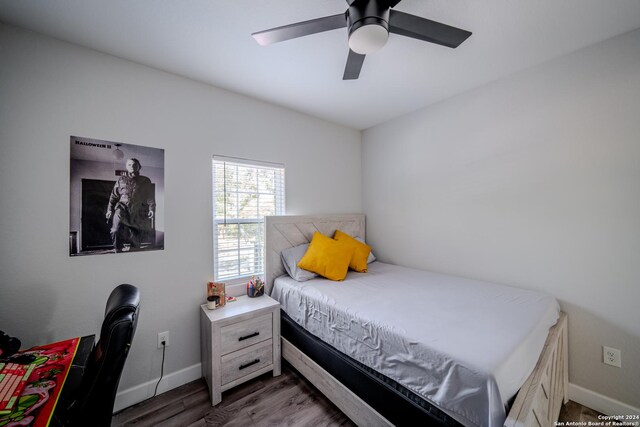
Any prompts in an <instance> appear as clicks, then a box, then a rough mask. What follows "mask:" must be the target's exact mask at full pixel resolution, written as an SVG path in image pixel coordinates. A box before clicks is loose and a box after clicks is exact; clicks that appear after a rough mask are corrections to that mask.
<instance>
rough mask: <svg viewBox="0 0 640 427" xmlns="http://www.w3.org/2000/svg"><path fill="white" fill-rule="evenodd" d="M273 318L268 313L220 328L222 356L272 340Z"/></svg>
mask: <svg viewBox="0 0 640 427" xmlns="http://www.w3.org/2000/svg"><path fill="white" fill-rule="evenodd" d="M272 318H273V314H272V313H268V314H264V315H262V316H259V317H255V318H252V319H247V320H244V321H242V322H237V323H232V324H230V325H227V326H223V327H222V328H220V334H221V343H220V354H228V353H231V352H233V351H236V350H239V349H241V348H245V347H249V346H250V345H253V344H256V343H259V342H261V341H264V340H267V339H269V338H271V336H272V335H273V332H272V329H273V323H272Z"/></svg>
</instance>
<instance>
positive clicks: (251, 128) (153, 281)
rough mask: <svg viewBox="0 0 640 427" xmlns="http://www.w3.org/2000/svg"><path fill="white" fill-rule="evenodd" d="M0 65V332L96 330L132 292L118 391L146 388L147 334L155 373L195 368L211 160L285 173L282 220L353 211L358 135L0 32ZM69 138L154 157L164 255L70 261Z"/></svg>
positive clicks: (59, 334)
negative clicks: (134, 318) (136, 317)
mask: <svg viewBox="0 0 640 427" xmlns="http://www.w3.org/2000/svg"><path fill="white" fill-rule="evenodd" d="M0 57H1V58H2V60H1V61H0V100H1V101H0V143H1V145H0V200H1V201H2V202H1V205H0V254H1V255H0V329H2V330H5V331H6V332H7V333H9V334H11V335H15V336H18V337H20V338H22V339H23V344H25V345H27V346H29V345H34V344H38V343H46V342H52V341H54V340H60V339H65V338H68V337H71V336H79V335H86V334H91V333H98V332H99V326H100V324H101V321H102V318H103V315H104V305H105V303H106V299H107V296H108V294H109V292H110V291H111V289H112V288H113V287H114V286H116V285H118V284H120V283H131V284H134V285H136V286H138V287H139V288H140V289H141V291H142V300H143V302H142V314H141V316H140V322H139V324H138V331H137V333H136V337H135V340H134V343H133V347H132V351H131V353H130V356H129V359H128V361H127V364H126V367H125V372H124V375H123V378H122V380H121V386H120V390H124V389H126V388H129V387H133V386H136V385H139V384H142V383H145V382H147V381H150V380H153V379H156V378H158V377H159V375H160V362H161V351H160V350H157V349H156V336H157V333H158V332H161V331H165V330H168V331H170V332H171V347H169V348H168V350H167V360H166V365H165V373H172V372H176V371H178V370H181V369H183V368H187V367H190V366H191V367H192V366H194V365H197V364H198V363H200V344H199V335H200V328H199V321H198V320H199V317H198V316H199V311H198V310H199V304H200V303H202V302H203V299H204V298H203V296H204V292H205V283H206V282H207V281H208V280H211V279H212V275H213V271H212V269H213V267H212V257H213V255H212V224H211V214H212V200H211V191H212V184H211V182H212V179H211V158H212V155H214V154H219V155H225V156H236V157H243V158H249V159H259V160H265V161H271V162H281V163H284V164H285V167H286V186H287V194H286V196H287V213H289V214H310V213H331V212H333V213H354V212H360V211H361V209H362V198H361V177H362V171H361V144H360V132H358V131H355V130H351V129H347V128H344V127H341V126H338V125H334V124H330V123H327V122H324V121H321V120H318V119H315V118H311V117H309V116H305V115H303V114H299V113H296V112H293V111H290V110H286V109H283V108H279V107H275V106H272V105H269V104H266V103H263V102H259V101H256V100H253V99H250V98H246V97H243V96H239V95H235V94H232V93H229V92H226V91H224V90H220V89H216V88H213V87H211V86H207V85H204V84H200V83H196V82H194V81H190V80H187V79H184V78H181V77H177V76H175V75H171V74H167V73H164V72H160V71H157V70H153V69H150V68H147V67H144V66H140V65H137V64H134V63H131V62H128V61H124V60H121V59H118V58H114V57H112V56H108V55H104V54H100V53H97V52H94V51H91V50H87V49H84V48H80V47H77V46H74V45H70V44H66V43H62V42H59V41H56V40H53V39H50V38H46V37H42V36H40V35H37V34H34V33H30V32H25V31H22V30H17V29H14V28H12V27H8V26H4V25H0ZM70 135H76V136H84V137H90V138H98V139H104V140H108V141H116V142H124V143H129V144H138V145H144V146H150V147H158V148H164V149H165V185H166V187H165V221H164V222H165V231H166V235H165V250H164V251H154V252H146V253H134V254H120V255H115V254H114V255H98V256H84V257H73V258H71V257H70V256H69V253H68V234H69V152H70V151H69V136H70ZM148 390H150V391H151V392H152V391H153V386H151V387H147V388H146V389H145V390H143V391H144V392H145V393H146V392H147V391H148ZM161 390H162V387H161ZM143 397H147V396H146V395H145V396H143Z"/></svg>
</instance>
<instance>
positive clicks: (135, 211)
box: [106, 158, 156, 252]
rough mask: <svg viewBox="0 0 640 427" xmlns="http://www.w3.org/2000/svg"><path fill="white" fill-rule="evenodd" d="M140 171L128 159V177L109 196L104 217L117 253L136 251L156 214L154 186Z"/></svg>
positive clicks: (123, 178)
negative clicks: (109, 222)
mask: <svg viewBox="0 0 640 427" xmlns="http://www.w3.org/2000/svg"><path fill="white" fill-rule="evenodd" d="M141 168H142V166H141V165H140V162H139V161H138V159H133V158H132V159H129V160H127V174H126V175H123V176H121V177H120V178H118V181H116V184H115V185H114V186H113V190H112V191H111V197H109V205H108V206H107V215H106V217H107V221H109V220H111V221H112V223H111V239H112V240H113V246H114V248H115V250H116V252H122V251H123V249H124V250H127V248H128V250H132V251H135V250H139V249H140V244H141V238H142V234H143V233H144V232H145V231H146V230H148V229H149V223H150V221H149V220H150V219H153V216H154V215H155V209H156V200H155V194H154V193H155V191H154V188H153V184H151V180H150V179H149V178H147V177H146V176H142V175H140V169H141ZM125 245H127V246H125Z"/></svg>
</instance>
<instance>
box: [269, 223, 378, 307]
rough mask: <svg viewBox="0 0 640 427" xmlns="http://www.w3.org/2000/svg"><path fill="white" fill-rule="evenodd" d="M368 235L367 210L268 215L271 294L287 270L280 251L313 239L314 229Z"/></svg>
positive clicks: (329, 233)
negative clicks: (331, 213) (274, 285)
mask: <svg viewBox="0 0 640 427" xmlns="http://www.w3.org/2000/svg"><path fill="white" fill-rule="evenodd" d="M338 229H339V230H340V231H343V232H345V233H347V234H350V235H352V236H357V237H360V238H362V239H365V238H366V236H365V221H364V215H363V214H347V215H291V216H268V217H266V219H265V286H266V291H267V294H271V288H272V287H273V281H274V280H275V279H276V277H278V276H282V275H283V274H286V273H287V272H286V271H285V269H284V267H283V266H282V261H280V253H281V252H282V251H283V250H284V249H287V248H291V247H293V246H298V245H302V244H303V243H309V242H310V241H311V239H312V238H313V233H314V232H316V231H319V232H320V233H322V234H324V235H326V236H329V237H333V233H334V232H335V231H336V230H338Z"/></svg>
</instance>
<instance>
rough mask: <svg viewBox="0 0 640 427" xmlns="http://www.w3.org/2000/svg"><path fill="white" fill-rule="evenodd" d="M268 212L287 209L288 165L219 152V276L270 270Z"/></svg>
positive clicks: (215, 250)
mask: <svg viewBox="0 0 640 427" xmlns="http://www.w3.org/2000/svg"><path fill="white" fill-rule="evenodd" d="M266 215H284V165H281V164H273V163H265V162H257V161H251V160H244V159H235V158H229V157H219V156H214V157H213V258H214V260H213V262H214V268H213V271H214V278H215V280H219V281H225V280H233V279H239V278H244V277H248V276H252V275H258V274H264V217H265V216H266Z"/></svg>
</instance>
